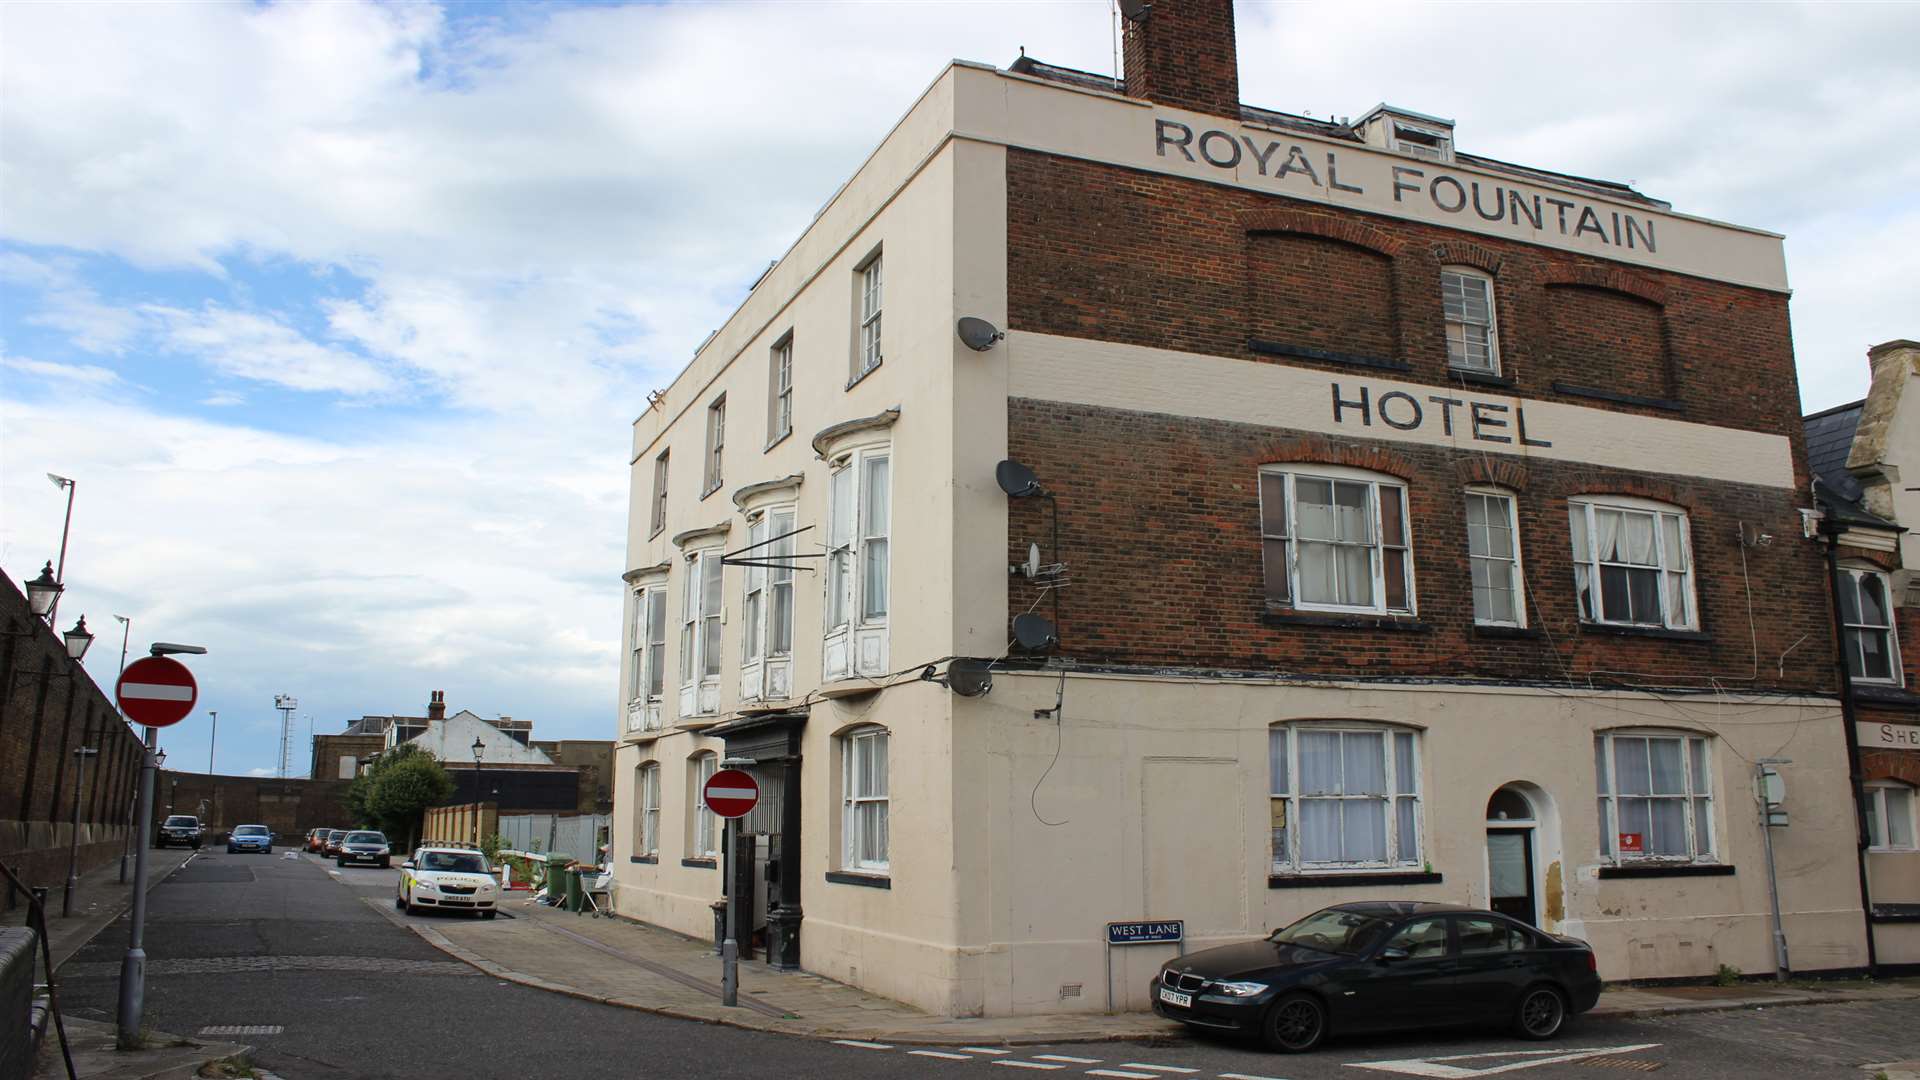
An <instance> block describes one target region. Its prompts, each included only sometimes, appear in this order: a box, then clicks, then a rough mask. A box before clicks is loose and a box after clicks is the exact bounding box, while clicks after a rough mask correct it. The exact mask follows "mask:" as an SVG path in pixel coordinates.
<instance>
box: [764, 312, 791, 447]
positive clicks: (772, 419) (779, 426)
mask: <svg viewBox="0 0 1920 1080" xmlns="http://www.w3.org/2000/svg"><path fill="white" fill-rule="evenodd" d="M767 384H768V385H767V445H768V446H769V447H771V446H772V445H773V444H774V443H777V442H779V441H780V440H781V439H784V438H786V437H787V436H789V435H791V434H793V333H792V332H791V331H789V332H788V333H787V334H786V336H785V337H782V338H781V339H780V340H779V341H776V342H774V344H773V352H772V354H771V356H770V357H769V358H768V371H767Z"/></svg>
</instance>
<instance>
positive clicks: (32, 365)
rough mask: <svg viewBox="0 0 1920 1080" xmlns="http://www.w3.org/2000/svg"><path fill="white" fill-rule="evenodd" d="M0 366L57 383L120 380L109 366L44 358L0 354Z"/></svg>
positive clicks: (93, 383) (102, 383)
mask: <svg viewBox="0 0 1920 1080" xmlns="http://www.w3.org/2000/svg"><path fill="white" fill-rule="evenodd" d="M0 366H4V367H9V368H12V369H13V370H15V371H19V372H23V373H25V374H28V375H34V376H38V377H39V378H42V379H47V380H50V381H52V382H58V383H78V384H80V385H83V386H109V385H112V384H113V383H116V382H119V381H120V376H119V375H117V374H115V373H114V372H113V371H112V369H110V368H103V367H100V366H98V365H95V364H55V363H50V362H48V361H45V360H32V359H29V358H27V357H24V356H5V355H0Z"/></svg>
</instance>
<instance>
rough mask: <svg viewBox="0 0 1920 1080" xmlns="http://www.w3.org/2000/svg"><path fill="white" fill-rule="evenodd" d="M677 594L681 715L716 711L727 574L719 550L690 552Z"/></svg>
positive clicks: (705, 549)
mask: <svg viewBox="0 0 1920 1080" xmlns="http://www.w3.org/2000/svg"><path fill="white" fill-rule="evenodd" d="M686 560H687V578H686V582H685V583H684V584H683V585H682V586H681V590H680V715H682V716H706V715H711V714H712V713H715V712H717V711H719V707H720V662H721V653H722V652H724V651H725V648H724V645H723V641H724V637H723V635H722V627H723V626H724V625H725V623H726V604H725V593H726V589H725V582H726V572H725V569H724V564H723V563H722V562H721V560H720V549H719V548H717V547H715V548H701V549H700V550H698V551H693V552H689V553H688V554H687V556H686Z"/></svg>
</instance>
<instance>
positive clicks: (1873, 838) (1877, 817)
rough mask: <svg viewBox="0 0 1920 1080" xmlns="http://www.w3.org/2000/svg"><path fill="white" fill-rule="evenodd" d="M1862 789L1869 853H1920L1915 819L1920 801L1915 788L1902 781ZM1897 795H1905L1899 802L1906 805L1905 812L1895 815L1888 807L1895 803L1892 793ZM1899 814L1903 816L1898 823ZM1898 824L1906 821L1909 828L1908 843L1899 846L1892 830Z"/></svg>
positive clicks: (1878, 782) (1876, 783)
mask: <svg viewBox="0 0 1920 1080" xmlns="http://www.w3.org/2000/svg"><path fill="white" fill-rule="evenodd" d="M1861 788H1862V791H1861V794H1862V795H1864V796H1865V797H1866V802H1867V807H1866V809H1867V837H1868V839H1867V850H1868V851H1884V852H1892V851H1920V831H1916V828H1915V818H1914V803H1915V802H1916V801H1920V799H1916V793H1915V791H1914V788H1913V785H1911V784H1903V783H1901V782H1899V781H1898V780H1869V781H1867V782H1866V783H1865V784H1863V785H1861ZM1895 791H1898V792H1901V793H1902V796H1901V799H1900V800H1899V801H1902V802H1904V803H1905V804H1906V807H1905V809H1904V810H1900V811H1893V810H1890V809H1889V808H1888V804H1889V803H1892V802H1894V801H1895V800H1893V799H1892V798H1890V796H1889V793H1890V792H1895ZM1896 813H1897V814H1898V815H1899V817H1898V818H1897V819H1896V818H1895V817H1894V815H1895V814H1896ZM1894 820H1902V821H1904V822H1905V824H1906V831H1907V835H1906V842H1905V843H1898V842H1896V841H1895V839H1894V837H1893V835H1892V832H1891V831H1890V830H1889V828H1888V826H1889V825H1891V824H1892V823H1893V821H1894Z"/></svg>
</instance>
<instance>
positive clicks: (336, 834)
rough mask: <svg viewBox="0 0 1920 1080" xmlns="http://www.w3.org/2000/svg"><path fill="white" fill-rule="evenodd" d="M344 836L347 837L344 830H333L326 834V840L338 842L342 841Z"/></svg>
mask: <svg viewBox="0 0 1920 1080" xmlns="http://www.w3.org/2000/svg"><path fill="white" fill-rule="evenodd" d="M346 835H347V831H346V830H345V829H334V830H333V831H331V832H329V833H327V839H329V840H339V839H343V838H344V837H345V836H346Z"/></svg>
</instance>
